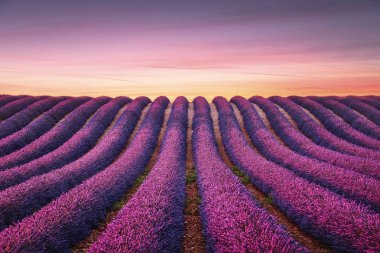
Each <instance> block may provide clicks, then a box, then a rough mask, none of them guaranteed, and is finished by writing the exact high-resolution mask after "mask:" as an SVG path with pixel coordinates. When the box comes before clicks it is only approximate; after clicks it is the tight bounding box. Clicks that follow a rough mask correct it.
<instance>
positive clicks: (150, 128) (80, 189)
mask: <svg viewBox="0 0 380 253" xmlns="http://www.w3.org/2000/svg"><path fill="white" fill-rule="evenodd" d="M168 103H169V100H168V99H167V98H166V97H159V98H157V99H156V100H155V101H154V102H153V104H152V105H151V107H150V108H149V111H148V112H147V114H146V116H145V118H144V120H143V122H142V124H141V126H140V128H139V130H138V133H137V135H136V136H135V137H134V139H133V140H132V143H131V144H130V145H129V147H128V148H127V150H126V151H125V152H124V153H123V154H122V155H121V156H120V157H119V158H118V159H117V160H116V161H115V162H114V163H112V164H111V165H110V166H108V167H107V168H106V169H105V170H103V171H101V172H99V173H97V174H96V175H94V176H93V177H91V178H89V179H88V180H86V181H84V182H83V183H82V184H80V185H78V186H76V187H74V188H73V189H71V190H70V191H68V192H67V193H65V194H63V195H61V196H60V197H59V198H58V199H56V200H54V201H53V202H51V203H50V204H48V205H46V206H45V207H43V208H42V209H40V210H39V211H37V212H35V213H33V214H32V215H31V216H29V217H27V218H25V219H23V220H22V221H20V222H19V223H17V224H15V225H12V226H10V227H8V228H7V229H5V230H3V231H2V232H1V233H0V250H1V251H2V252H57V251H59V252H62V251H64V252H68V251H69V249H70V247H71V246H73V245H75V243H77V242H79V241H80V240H81V239H84V238H85V237H86V236H87V235H88V234H89V233H90V231H91V228H93V227H95V226H96V224H97V223H98V222H99V221H100V220H103V219H104V217H105V213H106V211H107V210H108V209H109V208H111V206H112V204H113V203H115V202H116V201H117V200H118V199H120V198H121V197H122V196H123V194H124V193H125V192H126V191H127V190H128V189H129V188H130V187H132V185H133V183H134V181H135V180H136V178H137V177H138V176H139V175H140V174H141V173H142V171H143V170H144V168H145V166H146V165H147V164H148V162H149V159H150V157H151V155H152V154H153V151H154V149H155V147H156V145H157V140H158V135H159V132H160V129H161V126H162V123H163V120H164V112H165V108H166V107H167V105H168Z"/></svg>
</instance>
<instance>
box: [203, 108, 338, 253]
mask: <svg viewBox="0 0 380 253" xmlns="http://www.w3.org/2000/svg"><path fill="white" fill-rule="evenodd" d="M234 109H235V115H236V117H237V119H238V121H239V124H240V128H241V129H242V132H243V133H244V135H245V137H246V139H247V141H248V143H249V144H250V145H251V147H254V145H253V144H252V142H251V140H250V138H249V136H248V134H247V132H246V129H245V128H244V125H243V120H242V116H241V114H240V112H239V111H238V110H237V108H236V107H234ZM211 110H212V111H211V112H212V113H211V114H212V118H213V124H214V131H215V137H216V141H217V144H218V147H219V151H220V153H221V154H222V157H223V159H224V160H225V162H226V164H228V165H229V166H230V167H231V168H232V167H234V165H233V164H232V162H231V161H230V159H229V157H228V155H227V153H226V151H225V150H224V146H223V144H222V137H221V133H220V131H219V124H218V112H217V110H216V108H215V106H214V105H211ZM241 179H242V177H241ZM244 184H245V186H246V188H247V189H248V191H249V192H250V193H251V194H252V196H253V198H254V199H255V200H256V201H257V202H259V203H260V204H261V206H262V207H263V208H265V209H266V210H267V211H268V212H269V213H270V214H271V215H272V216H273V217H275V218H276V219H277V221H278V222H279V223H280V224H281V225H282V226H284V227H285V229H286V230H287V231H288V232H289V233H290V234H291V235H292V236H293V238H294V239H295V240H297V241H298V242H299V243H301V244H302V245H304V246H305V247H306V248H308V249H309V250H310V251H312V252H321V253H322V252H332V249H331V248H329V247H327V246H325V245H323V244H321V243H320V242H319V241H317V240H315V239H314V238H313V237H311V236H310V235H309V234H307V233H305V232H304V231H302V230H301V229H300V228H299V227H298V226H297V225H296V224H295V223H293V222H292V221H291V220H290V219H289V218H288V217H287V216H286V215H285V214H284V213H282V212H281V211H280V209H278V208H277V207H276V205H274V204H273V203H272V201H271V198H270V197H269V196H268V195H267V194H265V193H264V192H262V191H261V190H260V189H259V188H258V187H256V186H255V185H253V184H252V183H250V182H249V183H247V182H245V183H244Z"/></svg>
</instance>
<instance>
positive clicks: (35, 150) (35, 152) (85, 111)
mask: <svg viewBox="0 0 380 253" xmlns="http://www.w3.org/2000/svg"><path fill="white" fill-rule="evenodd" d="M110 100H111V99H110V98H108V97H99V98H94V99H91V100H90V101H88V102H86V103H84V104H82V105H81V106H79V107H78V108H77V109H75V111H73V112H71V113H70V114H69V115H67V117H66V118H65V119H64V120H63V121H61V122H59V123H58V124H57V125H56V126H55V127H54V128H52V129H50V131H49V132H47V133H45V134H44V135H42V136H41V137H39V138H38V139H36V140H34V141H33V142H31V143H29V144H28V145H26V146H24V147H22V148H21V149H19V150H16V151H15V152H13V153H10V154H8V155H6V156H3V157H2V158H0V170H5V169H9V168H11V167H14V166H18V165H21V164H24V163H27V162H29V161H31V160H33V159H36V158H39V157H41V156H43V155H45V154H46V153H49V152H51V151H52V150H54V149H56V148H57V147H59V146H60V145H62V144H63V143H65V142H66V141H67V140H68V139H69V138H70V137H71V136H72V135H73V134H75V133H76V132H77V131H78V130H79V129H80V128H82V127H83V125H84V124H85V123H86V121H87V120H88V118H89V117H90V116H91V115H92V114H93V113H94V112H95V111H96V110H97V109H98V108H99V107H100V106H102V105H104V104H105V103H107V102H109V101H110Z"/></svg>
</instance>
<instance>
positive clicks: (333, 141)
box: [269, 96, 380, 160]
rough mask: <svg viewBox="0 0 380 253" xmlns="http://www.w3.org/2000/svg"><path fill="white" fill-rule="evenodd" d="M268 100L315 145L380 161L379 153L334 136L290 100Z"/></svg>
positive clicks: (276, 97) (279, 98)
mask: <svg viewBox="0 0 380 253" xmlns="http://www.w3.org/2000/svg"><path fill="white" fill-rule="evenodd" d="M269 99H270V100H271V101H272V102H274V103H276V104H277V105H278V106H280V107H281V108H282V109H283V110H284V111H285V112H286V113H288V114H289V116H290V117H292V119H293V121H294V122H295V123H296V124H297V127H298V128H299V129H300V130H301V131H302V133H303V134H304V135H306V136H307V137H308V138H310V139H312V140H313V141H314V142H315V143H316V144H318V145H320V146H324V147H326V148H329V149H332V150H335V151H338V152H341V153H345V154H350V155H356V156H361V157H367V158H371V159H377V160H380V152H379V151H376V150H373V149H369V148H365V147H362V146H358V145H355V144H353V143H351V142H348V141H347V140H345V139H342V138H340V137H338V136H336V135H334V134H333V133H331V132H330V131H329V130H327V129H326V128H324V127H323V126H321V125H320V124H319V123H317V122H316V121H315V120H314V119H312V118H311V116H310V115H308V114H307V113H306V112H305V110H304V109H303V108H302V107H301V106H299V105H297V104H296V103H294V102H293V101H292V100H290V99H288V98H284V97H279V96H273V97H270V98H269Z"/></svg>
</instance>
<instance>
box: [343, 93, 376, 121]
mask: <svg viewBox="0 0 380 253" xmlns="http://www.w3.org/2000/svg"><path fill="white" fill-rule="evenodd" d="M339 101H342V102H343V103H345V104H346V105H347V106H349V107H350V108H352V109H354V110H357V111H358V112H360V113H361V114H363V115H364V116H365V117H367V119H369V120H372V121H373V122H374V123H376V124H377V125H378V126H380V111H379V110H377V109H376V108H375V107H373V106H371V105H368V104H367V103H364V102H361V101H360V100H358V99H356V98H354V97H342V98H339Z"/></svg>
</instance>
